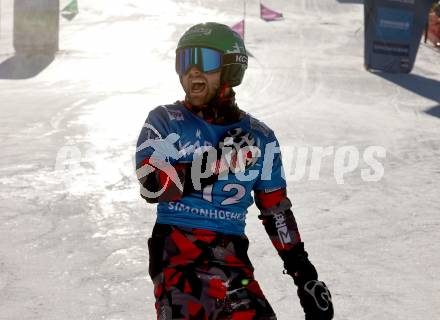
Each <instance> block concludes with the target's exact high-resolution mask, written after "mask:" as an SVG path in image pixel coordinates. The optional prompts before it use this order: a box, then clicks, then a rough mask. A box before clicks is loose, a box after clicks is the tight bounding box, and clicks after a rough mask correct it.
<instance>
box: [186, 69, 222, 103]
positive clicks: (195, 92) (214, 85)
mask: <svg viewBox="0 0 440 320" xmlns="http://www.w3.org/2000/svg"><path fill="white" fill-rule="evenodd" d="M180 83H181V84H182V87H183V90H185V93H186V98H187V100H188V102H190V103H191V104H192V105H193V106H196V107H199V106H202V105H204V104H207V103H208V102H209V101H211V100H212V98H214V97H215V95H216V93H217V90H218V89H219V88H220V71H218V72H214V73H203V72H201V71H200V70H199V69H198V68H197V67H194V66H193V67H191V69H190V70H189V71H188V72H187V73H186V74H185V75H183V76H181V77H180Z"/></svg>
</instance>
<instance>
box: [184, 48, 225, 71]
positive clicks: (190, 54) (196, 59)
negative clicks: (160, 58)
mask: <svg viewBox="0 0 440 320" xmlns="http://www.w3.org/2000/svg"><path fill="white" fill-rule="evenodd" d="M222 55H223V53H222V52H220V51H217V50H214V49H209V48H199V47H189V48H182V49H179V50H178V51H177V52H176V72H177V73H178V74H179V75H180V76H183V75H184V74H186V73H187V72H188V70H189V69H191V67H193V66H196V67H197V68H198V69H199V70H200V71H201V72H203V73H212V72H217V71H219V70H220V69H221V67H222Z"/></svg>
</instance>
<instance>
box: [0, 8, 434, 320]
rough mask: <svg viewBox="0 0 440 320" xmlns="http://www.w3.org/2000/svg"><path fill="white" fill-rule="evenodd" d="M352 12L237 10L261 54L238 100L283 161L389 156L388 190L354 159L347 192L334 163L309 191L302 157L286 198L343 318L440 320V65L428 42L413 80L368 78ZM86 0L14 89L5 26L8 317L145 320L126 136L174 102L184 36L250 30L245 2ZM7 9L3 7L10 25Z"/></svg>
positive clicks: (4, 312)
mask: <svg viewBox="0 0 440 320" xmlns="http://www.w3.org/2000/svg"><path fill="white" fill-rule="evenodd" d="M360 2H361V1H355V0H353V1H342V0H300V1H290V2H286V1H281V0H266V1H264V3H265V4H266V5H267V6H269V7H271V8H273V9H274V10H277V11H281V12H283V14H284V16H285V19H284V20H283V21H278V22H273V23H266V22H264V21H262V20H260V19H259V17H258V14H259V6H258V3H257V2H250V1H247V20H246V28H247V29H246V44H247V48H248V49H249V51H250V52H251V53H252V54H253V55H254V56H255V58H251V59H250V63H249V69H248V71H247V72H246V76H245V78H244V83H243V85H242V86H240V87H239V88H238V89H237V98H238V103H239V105H240V106H241V107H242V108H243V109H244V110H246V111H248V112H250V113H251V114H253V115H255V116H256V117H258V118H260V119H261V120H263V121H265V122H266V123H267V124H268V125H269V126H270V127H271V128H273V129H274V131H275V133H276V135H277V136H278V138H279V140H280V142H281V144H282V146H285V147H287V149H288V150H295V149H294V148H295V147H296V148H298V147H305V148H309V150H312V149H313V147H328V146H333V147H334V148H335V150H337V149H338V148H341V147H345V146H354V147H355V148H357V149H358V150H359V152H360V154H361V155H362V153H363V152H364V150H365V149H366V148H367V147H369V146H381V147H383V148H384V149H385V150H386V158H385V159H383V165H384V170H385V171H384V176H383V178H382V179H380V180H379V181H377V182H366V181H364V180H363V179H362V178H361V169H362V168H365V167H366V166H365V163H363V162H362V161H361V162H360V165H359V168H357V169H356V170H354V171H353V172H351V173H350V174H347V175H346V176H344V184H338V183H337V180H336V178H335V170H334V162H335V157H334V155H333V156H329V157H326V158H324V160H323V162H322V164H321V171H320V175H319V179H318V180H309V179H308V177H309V175H310V169H311V168H310V161H311V153H308V158H307V159H308V162H307V166H306V170H305V176H304V177H303V178H302V179H298V180H297V181H288V191H289V196H290V197H291V199H292V200H293V202H294V212H295V215H296V217H297V220H298V223H299V227H300V230H301V233H302V238H303V240H304V241H305V243H306V249H307V250H308V251H309V253H310V257H311V260H312V261H313V263H314V264H315V265H316V267H317V269H318V271H319V273H320V277H321V278H322V280H324V281H325V282H326V283H327V284H328V286H329V287H330V289H331V292H332V294H333V298H334V304H335V310H336V317H335V319H339V320H353V319H356V320H364V319H365V320H367V319H368V320H373V319H374V320H377V319H380V320H382V319H383V320H388V319H393V320H406V319H411V320H412V319H436V318H437V317H438V314H439V313H440V304H439V298H440V289H439V288H440V279H439V276H438V270H439V268H440V254H439V252H440V250H439V249H438V243H439V241H440V236H439V232H438V230H439V226H440V216H439V212H440V201H439V199H438V197H439V194H440V179H439V178H440V162H439V159H440V118H439V116H435V115H436V114H439V115H440V112H438V111H436V110H439V108H440V95H439V92H440V91H439V90H438V88H440V69H439V66H440V63H439V59H438V58H439V54H438V53H437V52H435V51H432V50H431V49H429V48H428V47H426V46H424V45H422V46H421V48H420V50H419V55H418V58H417V61H416V66H415V69H414V71H413V73H412V74H410V75H391V76H390V75H385V76H380V75H376V74H371V73H369V72H366V71H365V70H364V69H363V57H362V55H363V7H362V4H360ZM79 5H80V14H79V15H78V16H77V17H76V18H75V19H74V20H73V21H71V22H68V21H65V20H62V22H61V31H60V35H61V38H60V47H61V51H60V53H59V54H58V55H57V56H56V58H55V60H54V61H53V62H52V63H51V64H49V65H48V67H47V68H45V69H44V70H43V71H42V72H41V73H39V74H38V75H36V76H35V77H31V78H29V79H22V80H18V79H8V76H7V73H6V72H5V65H6V63H9V64H8V66H9V65H10V62H7V59H8V58H10V57H11V56H12V55H13V52H12V49H11V45H12V32H9V31H10V30H12V29H11V28H10V27H8V28H9V29H8V30H9V31H8V32H6V30H7V29H5V27H4V26H5V24H7V23H10V22H11V21H12V20H11V19H9V20H6V19H4V20H3V21H2V27H3V29H2V32H1V34H0V36H1V37H2V38H0V45H1V46H0V113H1V117H0V150H1V152H2V157H1V158H0V164H1V166H0V212H1V214H0V310H1V312H0V320H16V319H17V320H28V319H29V320H31V319H32V320H40V319H41V320H43V319H44V320H59V319H75V320H79V319H87V320H89V319H93V320H94V319H106V320H119V319H124V320H131V319H148V320H149V319H154V318H155V316H154V302H153V300H154V297H153V291H152V285H151V281H150V279H149V277H148V274H147V269H148V253H147V247H146V241H147V237H148V236H149V234H150V232H151V229H152V226H153V224H154V206H150V205H147V204H145V203H144V202H143V201H142V200H141V199H140V198H139V196H138V186H137V182H136V178H135V176H134V168H133V155H134V146H135V141H136V139H137V135H138V133H139V130H140V128H141V126H142V124H143V122H144V120H145V118H146V116H147V114H148V112H149V111H150V110H151V109H152V108H154V107H156V106H157V105H160V104H165V103H171V102H174V101H175V100H178V99H181V98H183V91H182V90H181V88H180V84H179V81H178V78H177V76H176V75H175V73H174V60H173V59H174V56H173V55H174V48H175V45H176V43H177V40H178V38H179V36H180V35H181V33H182V32H183V31H184V30H185V29H186V28H187V27H188V26H190V25H192V24H194V23H197V22H200V21H219V22H223V23H226V24H229V25H232V24H234V23H236V22H238V21H239V20H240V19H241V18H242V16H241V10H242V3H239V2H234V1H231V0H223V1H214V0H209V1H202V0H199V1H189V0H179V1H170V0H166V1H160V5H161V6H159V5H158V4H156V3H155V4H153V3H152V2H145V1H144V2H143V1H138V0H129V1H122V0H116V1H111V4H110V2H109V1H104V0H90V1H86V2H84V3H83V2H80V3H79ZM11 6H12V1H10V0H8V1H6V0H4V1H2V9H3V11H2V13H6V12H9V15H10V13H11V12H12V11H11V8H12V7H11ZM1 17H4V15H2V16H1ZM17 67H22V66H17ZM2 72H3V73H2ZM436 112H437V113H436ZM289 148H290V149H289ZM284 159H285V160H286V159H290V160H292V159H293V160H295V157H294V156H293V155H292V154H290V155H285V157H284ZM290 160H289V161H290ZM293 160H292V161H293ZM289 165H291V163H290V164H286V163H285V166H286V168H287V167H289ZM257 215H258V212H257V209H256V208H255V207H253V208H251V209H250V211H249V214H248V225H247V233H248V237H249V239H250V242H251V245H250V256H251V259H252V260H253V261H254V265H255V268H256V276H257V278H258V280H259V282H260V284H261V286H262V288H263V291H264V292H265V294H266V295H267V297H268V299H269V301H270V302H271V303H272V305H273V307H274V309H275V310H276V312H277V315H278V318H279V319H280V320H288V319H289V320H290V319H303V316H302V311H301V308H300V305H299V302H298V299H297V297H296V293H295V287H294V285H293V282H292V281H291V280H290V279H289V278H288V276H285V275H283V274H282V273H281V271H282V265H281V260H280V259H279V258H278V257H277V256H276V253H275V250H274V249H273V248H272V247H271V244H270V242H269V240H268V239H267V236H266V235H265V233H264V230H263V227H262V226H261V224H260V221H259V220H258V219H257Z"/></svg>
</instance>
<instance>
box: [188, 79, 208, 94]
mask: <svg viewBox="0 0 440 320" xmlns="http://www.w3.org/2000/svg"><path fill="white" fill-rule="evenodd" d="M205 88H206V82H205V81H203V80H193V81H191V93H200V92H203V91H204V90H205Z"/></svg>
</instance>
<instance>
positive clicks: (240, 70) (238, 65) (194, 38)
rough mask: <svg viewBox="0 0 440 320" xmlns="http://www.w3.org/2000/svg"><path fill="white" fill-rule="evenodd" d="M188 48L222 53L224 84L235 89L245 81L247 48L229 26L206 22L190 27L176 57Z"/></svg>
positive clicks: (181, 40) (182, 39)
mask: <svg viewBox="0 0 440 320" xmlns="http://www.w3.org/2000/svg"><path fill="white" fill-rule="evenodd" d="M188 47H200V48H209V49H214V50H217V51H220V52H221V53H222V58H221V83H222V84H228V85H229V86H230V87H235V86H238V85H239V84H240V83H241V81H242V80H243V76H244V72H245V70H246V68H247V62H248V56H247V54H246V48H245V46H244V42H243V39H242V38H241V37H240V35H239V34H238V33H237V32H235V31H233V30H232V29H231V28H230V27H228V26H227V25H224V24H220V23H216V22H206V23H200V24H196V25H194V26H192V27H190V28H189V29H188V30H187V31H186V32H185V33H184V34H183V35H182V37H181V38H180V40H179V43H178V44H177V48H176V56H177V52H178V51H179V50H180V49H183V48H188ZM176 63H177V60H176Z"/></svg>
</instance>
